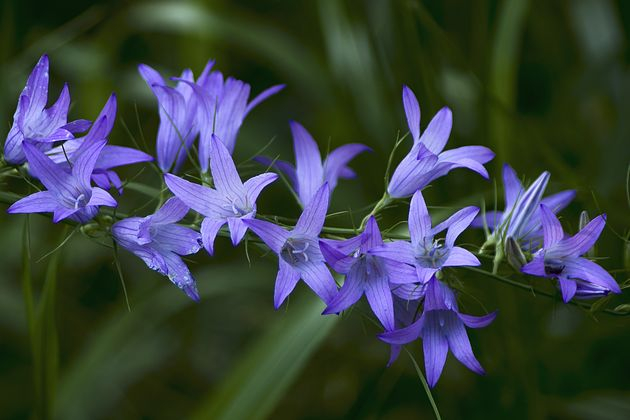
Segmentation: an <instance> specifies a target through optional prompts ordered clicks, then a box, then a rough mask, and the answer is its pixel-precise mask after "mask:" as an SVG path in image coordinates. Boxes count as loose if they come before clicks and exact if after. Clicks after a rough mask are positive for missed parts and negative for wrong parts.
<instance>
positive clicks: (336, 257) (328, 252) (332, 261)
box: [319, 241, 356, 274]
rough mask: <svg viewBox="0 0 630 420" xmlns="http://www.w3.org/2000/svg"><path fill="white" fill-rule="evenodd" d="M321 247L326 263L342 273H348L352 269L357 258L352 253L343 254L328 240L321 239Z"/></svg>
mask: <svg viewBox="0 0 630 420" xmlns="http://www.w3.org/2000/svg"><path fill="white" fill-rule="evenodd" d="M319 249H320V250H321V251H322V255H323V257H324V260H326V263H328V265H329V266H330V268H332V269H333V270H335V271H336V272H337V273H340V274H347V273H348V272H349V271H350V268H351V267H352V265H353V264H354V263H355V262H356V258H354V257H352V256H351V255H346V254H343V253H342V252H340V251H338V250H337V249H336V248H334V247H333V246H331V245H329V243H328V242H324V241H319Z"/></svg>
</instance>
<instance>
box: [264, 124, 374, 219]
mask: <svg viewBox="0 0 630 420" xmlns="http://www.w3.org/2000/svg"><path fill="white" fill-rule="evenodd" d="M290 125H291V133H292V134H293V147H294V150H295V167H293V165H291V164H290V163H289V162H285V161H281V160H278V161H275V162H274V161H272V160H271V159H269V158H266V157H258V158H256V160H257V161H258V162H260V163H263V164H265V165H270V164H272V163H273V165H274V167H275V168H276V169H278V170H279V171H281V172H283V173H284V174H285V175H286V176H287V178H288V179H289V181H290V182H291V184H293V188H294V189H295V191H296V192H297V195H298V198H299V199H300V202H301V204H302V207H304V206H306V205H308V203H309V202H310V200H311V198H312V197H313V195H315V192H316V191H317V190H318V189H319V188H320V187H321V186H322V184H324V182H327V183H328V186H329V188H330V192H331V193H332V191H333V190H334V189H335V187H336V186H337V180H338V179H339V178H344V179H349V178H354V177H356V174H355V173H354V171H353V170H352V169H350V168H349V167H348V166H346V165H347V164H348V162H350V161H351V160H352V159H354V157H355V156H356V155H358V154H359V153H362V152H365V151H368V150H371V149H370V148H369V147H367V146H364V145H362V144H358V143H351V144H345V145H343V146H341V147H338V148H337V149H335V150H333V151H332V152H330V154H329V155H328V157H326V159H325V160H324V162H323V163H322V157H321V155H320V153H319V148H318V147H317V143H316V142H315V140H314V139H313V137H312V136H311V135H310V133H309V132H308V131H306V129H305V128H304V127H303V126H302V125H301V124H300V123H298V122H295V121H291V123H290Z"/></svg>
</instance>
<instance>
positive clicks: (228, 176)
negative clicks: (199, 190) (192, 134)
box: [210, 135, 247, 200]
mask: <svg viewBox="0 0 630 420" xmlns="http://www.w3.org/2000/svg"><path fill="white" fill-rule="evenodd" d="M210 171H211V172H212V178H213V179H214V186H215V188H216V189H217V191H219V192H220V193H221V194H223V195H225V196H227V197H230V198H231V199H232V200H236V199H238V198H241V197H245V196H246V193H247V192H246V190H245V186H244V185H243V182H242V181H241V178H240V176H239V175H238V171H237V170H236V165H234V161H233V160H232V156H231V155H230V152H229V151H228V150H227V148H226V147H225V145H224V144H223V143H222V142H221V140H219V138H218V137H217V136H215V135H212V147H211V149H210Z"/></svg>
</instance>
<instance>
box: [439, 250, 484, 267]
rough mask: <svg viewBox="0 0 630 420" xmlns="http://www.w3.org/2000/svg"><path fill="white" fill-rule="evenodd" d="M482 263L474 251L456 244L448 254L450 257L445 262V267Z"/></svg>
mask: <svg viewBox="0 0 630 420" xmlns="http://www.w3.org/2000/svg"><path fill="white" fill-rule="evenodd" d="M477 265H481V263H480V262H479V259H477V257H475V256H474V255H473V253H472V252H470V251H468V250H466V249H464V248H460V247H458V246H454V247H453V248H452V249H451V251H450V252H449V254H448V258H447V259H446V261H445V262H444V264H443V266H444V267H458V266H477Z"/></svg>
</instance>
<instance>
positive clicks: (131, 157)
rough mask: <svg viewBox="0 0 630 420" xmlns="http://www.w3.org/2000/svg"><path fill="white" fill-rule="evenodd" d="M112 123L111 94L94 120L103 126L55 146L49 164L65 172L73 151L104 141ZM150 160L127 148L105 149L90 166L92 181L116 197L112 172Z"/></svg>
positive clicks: (113, 100)
mask: <svg viewBox="0 0 630 420" xmlns="http://www.w3.org/2000/svg"><path fill="white" fill-rule="evenodd" d="M115 119H116V95H115V94H112V95H111V96H110V97H109V99H108V100H107V103H106V104H105V106H104V107H103V109H102V110H101V113H100V114H99V116H98V117H97V118H96V121H101V120H103V122H102V123H101V124H99V125H98V127H97V128H98V129H97V130H91V131H90V134H89V139H88V138H87V137H86V138H77V139H72V140H68V141H66V142H64V143H63V145H61V146H57V147H55V148H53V149H51V150H50V151H49V152H47V154H48V156H50V158H51V159H52V161H53V162H55V163H57V164H59V165H62V166H64V167H65V168H67V169H68V170H69V169H70V165H71V164H72V163H73V162H74V161H75V160H76V159H77V157H78V153H77V151H79V150H80V149H81V145H82V144H84V143H85V142H87V141H94V140H107V137H108V136H109V133H110V132H111V130H112V128H113V126H114V121H115ZM152 160H153V157H151V156H150V155H148V154H146V153H144V152H141V151H139V150H136V149H132V148H130V147H123V146H110V145H105V147H103V150H101V153H100V154H99V156H98V159H97V160H96V164H95V165H94V170H93V172H92V181H94V183H95V184H96V185H97V186H99V187H101V188H103V189H106V190H107V189H109V188H110V187H114V188H116V189H117V190H118V192H119V193H122V181H121V180H120V177H119V176H118V174H117V173H116V172H114V171H113V170H112V168H116V167H118V166H124V165H131V164H134V163H139V162H148V161H152Z"/></svg>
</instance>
